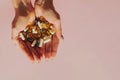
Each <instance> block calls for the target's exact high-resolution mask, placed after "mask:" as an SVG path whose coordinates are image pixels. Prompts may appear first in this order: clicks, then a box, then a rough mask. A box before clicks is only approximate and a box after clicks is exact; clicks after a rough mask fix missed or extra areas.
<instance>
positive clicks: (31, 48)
mask: <svg viewBox="0 0 120 80" xmlns="http://www.w3.org/2000/svg"><path fill="white" fill-rule="evenodd" d="M26 44H27V45H28V47H29V49H30V51H31V52H32V54H33V56H34V58H35V59H36V60H37V61H39V60H40V55H39V53H38V52H37V51H36V49H35V47H31V44H30V43H29V42H26Z"/></svg>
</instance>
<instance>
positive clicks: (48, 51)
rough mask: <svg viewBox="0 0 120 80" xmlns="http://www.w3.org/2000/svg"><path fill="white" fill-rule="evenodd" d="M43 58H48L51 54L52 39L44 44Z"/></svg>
mask: <svg viewBox="0 0 120 80" xmlns="http://www.w3.org/2000/svg"><path fill="white" fill-rule="evenodd" d="M44 55H45V58H50V57H51V56H52V41H50V42H49V43H46V44H45V54H44Z"/></svg>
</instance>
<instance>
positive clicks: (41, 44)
mask: <svg viewBox="0 0 120 80" xmlns="http://www.w3.org/2000/svg"><path fill="white" fill-rule="evenodd" d="M39 42H40V43H39V47H42V46H43V39H40V41H39Z"/></svg>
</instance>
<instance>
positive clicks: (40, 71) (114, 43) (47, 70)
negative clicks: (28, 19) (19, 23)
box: [0, 0, 120, 80]
mask: <svg viewBox="0 0 120 80" xmlns="http://www.w3.org/2000/svg"><path fill="white" fill-rule="evenodd" d="M54 4H55V6H56V9H57V11H58V12H59V13H60V14H61V19H62V27H63V34H64V37H65V40H64V41H62V42H61V44H60V47H59V51H58V55H57V56H56V58H55V59H53V60H48V61H46V60H42V62H41V63H40V64H31V63H30V62H29V60H28V58H26V56H25V55H24V54H23V53H22V52H21V51H20V50H19V49H18V48H16V47H15V46H14V45H13V42H12V41H11V37H10V36H11V21H12V19H13V17H14V10H13V7H12V3H11V0H1V2H0V10H1V11H0V37H1V38H0V80H120V1H119V0H54Z"/></svg>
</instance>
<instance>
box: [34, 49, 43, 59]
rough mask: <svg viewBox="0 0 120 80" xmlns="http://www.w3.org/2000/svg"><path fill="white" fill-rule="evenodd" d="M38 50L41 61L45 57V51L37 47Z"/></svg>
mask: <svg viewBox="0 0 120 80" xmlns="http://www.w3.org/2000/svg"><path fill="white" fill-rule="evenodd" d="M35 49H36V51H37V52H38V53H39V55H40V57H39V60H41V58H42V57H43V53H44V52H43V49H42V48H38V47H36V48H35Z"/></svg>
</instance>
